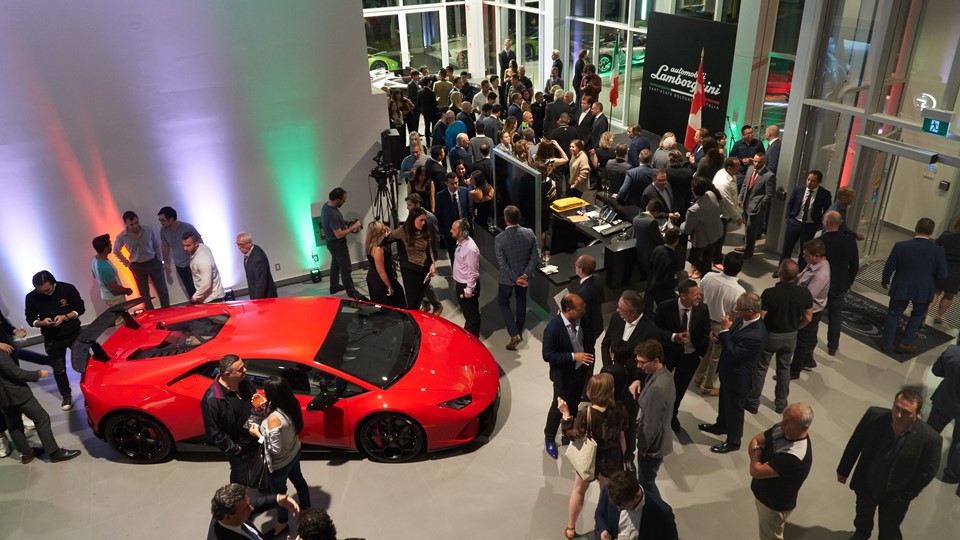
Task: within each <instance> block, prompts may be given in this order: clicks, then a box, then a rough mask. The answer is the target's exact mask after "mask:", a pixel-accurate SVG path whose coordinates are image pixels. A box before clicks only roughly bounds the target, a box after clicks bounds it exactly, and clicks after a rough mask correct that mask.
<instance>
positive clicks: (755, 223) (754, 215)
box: [734, 150, 777, 259]
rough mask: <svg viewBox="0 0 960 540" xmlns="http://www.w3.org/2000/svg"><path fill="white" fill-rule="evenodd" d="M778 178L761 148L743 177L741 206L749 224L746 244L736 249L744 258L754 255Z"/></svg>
mask: <svg viewBox="0 0 960 540" xmlns="http://www.w3.org/2000/svg"><path fill="white" fill-rule="evenodd" d="M776 185H777V179H776V177H775V176H774V174H773V171H771V170H770V169H768V168H767V162H766V154H765V153H764V151H763V150H759V151H758V152H757V153H756V154H754V156H753V165H751V166H750V167H748V168H747V172H746V174H744V177H743V189H742V190H741V191H740V208H741V209H742V210H743V221H744V223H746V225H747V232H746V245H745V246H744V247H740V248H736V249H735V250H734V251H736V252H738V253H743V258H744V259H748V258H750V257H753V250H754V247H755V246H756V243H757V238H758V237H759V236H760V232H761V230H762V229H763V218H764V215H765V214H766V212H767V206H768V205H769V204H770V199H772V198H773V190H774V189H775V188H776Z"/></svg>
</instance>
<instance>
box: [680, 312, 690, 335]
mask: <svg viewBox="0 0 960 540" xmlns="http://www.w3.org/2000/svg"><path fill="white" fill-rule="evenodd" d="M689 324H690V308H683V315H681V316H680V326H682V327H683V331H684V332H686V331H687V325H689Z"/></svg>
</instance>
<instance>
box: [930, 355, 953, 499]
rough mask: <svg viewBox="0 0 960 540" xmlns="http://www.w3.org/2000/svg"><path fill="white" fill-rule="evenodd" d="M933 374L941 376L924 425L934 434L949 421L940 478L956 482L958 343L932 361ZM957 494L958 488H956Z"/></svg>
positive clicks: (931, 398)
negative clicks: (950, 429) (950, 437)
mask: <svg viewBox="0 0 960 540" xmlns="http://www.w3.org/2000/svg"><path fill="white" fill-rule="evenodd" d="M932 371H933V374H934V375H936V376H937V377H941V378H943V380H942V381H940V384H939V385H938V386H937V389H936V390H935V391H934V392H933V395H932V396H931V397H930V401H932V402H933V407H932V408H931V409H930V414H929V415H927V424H928V425H929V426H930V427H932V428H933V430H934V431H936V432H937V433H941V432H942V431H943V428H945V427H947V425H948V424H950V422H953V440H952V441H951V442H950V448H949V449H948V450H947V467H946V468H945V469H943V478H942V479H943V481H944V482H945V483H947V484H960V345H951V346H949V347H947V350H945V351H943V353H941V354H940V358H937V361H936V362H934V363H933V370H932ZM957 496H960V487H958V488H957Z"/></svg>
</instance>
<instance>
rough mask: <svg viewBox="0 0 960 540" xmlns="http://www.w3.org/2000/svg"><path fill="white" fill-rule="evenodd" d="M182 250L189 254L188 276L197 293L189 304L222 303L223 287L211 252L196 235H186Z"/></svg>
mask: <svg viewBox="0 0 960 540" xmlns="http://www.w3.org/2000/svg"><path fill="white" fill-rule="evenodd" d="M183 250H184V251H186V252H187V253H189V254H190V274H192V275H193V286H194V287H196V289H197V292H195V293H194V294H193V296H192V297H190V303H191V304H209V303H211V302H222V301H223V285H222V284H221V283H220V271H219V270H217V263H216V261H214V260H213V252H212V251H210V248H208V247H207V246H206V244H201V243H200V238H199V237H197V235H196V234H191V233H188V234H186V235H184V238H183Z"/></svg>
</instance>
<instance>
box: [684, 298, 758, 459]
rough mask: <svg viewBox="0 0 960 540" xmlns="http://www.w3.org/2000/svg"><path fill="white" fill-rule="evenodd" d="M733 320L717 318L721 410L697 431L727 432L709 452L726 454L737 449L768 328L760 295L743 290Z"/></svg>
mask: <svg viewBox="0 0 960 540" xmlns="http://www.w3.org/2000/svg"><path fill="white" fill-rule="evenodd" d="M734 313H735V314H736V317H737V320H736V322H734V321H732V320H731V319H730V317H727V316H726V315H724V316H723V318H722V319H721V320H720V328H721V330H720V333H718V334H717V335H716V340H717V341H719V342H720V363H719V364H718V366H717V373H718V374H719V375H720V409H719V411H718V412H717V421H716V422H715V423H713V424H699V425H698V426H697V427H699V428H700V431H704V432H706V433H712V434H714V435H724V434H726V436H727V440H726V441H725V442H723V443H721V444H718V445H716V446H711V447H710V451H711V452H714V453H717V454H726V453H727V452H733V451H735V450H739V449H740V439H741V437H743V411H744V407H745V406H746V403H747V394H749V393H750V385H751V384H752V381H751V378H752V376H753V373H755V372H756V371H757V362H758V361H759V360H760V353H762V352H763V348H764V347H766V345H767V328H766V326H764V324H763V319H761V318H760V297H759V296H758V295H757V294H756V293H743V294H741V295H740V297H739V298H737V304H736V307H735V308H734Z"/></svg>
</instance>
